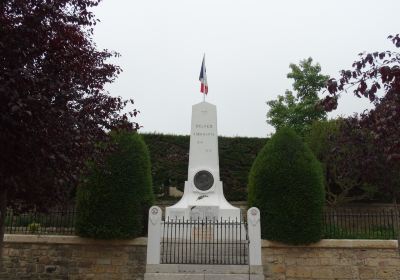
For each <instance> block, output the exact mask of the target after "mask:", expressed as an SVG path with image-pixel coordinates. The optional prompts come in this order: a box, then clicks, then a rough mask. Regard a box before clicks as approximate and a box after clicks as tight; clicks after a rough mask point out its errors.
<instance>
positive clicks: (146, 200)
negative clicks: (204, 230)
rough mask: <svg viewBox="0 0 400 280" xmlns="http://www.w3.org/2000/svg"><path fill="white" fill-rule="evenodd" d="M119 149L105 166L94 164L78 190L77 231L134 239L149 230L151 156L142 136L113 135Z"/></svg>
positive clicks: (135, 134) (151, 194)
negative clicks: (147, 228)
mask: <svg viewBox="0 0 400 280" xmlns="http://www.w3.org/2000/svg"><path fill="white" fill-rule="evenodd" d="M111 138H112V141H113V142H114V144H116V148H115V150H114V151H113V152H112V153H111V154H110V155H109V156H108V157H107V158H106V160H105V163H104V165H101V166H98V165H95V164H94V163H91V164H90V165H91V166H90V168H89V173H88V174H87V175H86V177H85V178H84V180H83V182H82V183H81V185H80V186H79V187H78V191H77V217H76V224H75V228H76V232H77V234H78V235H79V236H83V237H92V238H100V239H114V238H133V237H137V236H140V235H142V234H144V233H145V230H146V227H147V213H148V210H149V207H150V206H151V205H152V203H153V201H154V197H153V192H152V180H151V167H150V157H149V153H148V149H147V147H146V144H145V143H144V141H143V139H142V138H141V136H140V135H139V134H137V133H134V132H124V131H123V132H118V133H112V134H111Z"/></svg>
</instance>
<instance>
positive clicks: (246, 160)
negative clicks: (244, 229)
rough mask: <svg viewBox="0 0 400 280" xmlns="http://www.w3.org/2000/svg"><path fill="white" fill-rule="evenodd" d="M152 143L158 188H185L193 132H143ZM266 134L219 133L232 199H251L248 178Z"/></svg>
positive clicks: (223, 168) (223, 170) (226, 183)
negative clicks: (232, 134) (230, 134)
mask: <svg viewBox="0 0 400 280" xmlns="http://www.w3.org/2000/svg"><path fill="white" fill-rule="evenodd" d="M141 135H142V136H143V138H144V140H145V142H146V144H147V146H148V147H149V150H150V156H151V162H152V176H153V186H154V192H156V193H162V192H163V189H162V187H163V186H168V185H171V186H176V187H178V189H180V190H182V191H183V188H184V183H185V181H186V180H187V172H188V162H189V142H190V138H189V136H186V135H185V136H183V135H165V134H141ZM266 141H267V139H266V138H255V137H254V138H248V137H218V146H219V165H220V176H221V180H222V182H223V184H224V194H225V196H226V198H227V199H228V200H231V201H238V200H246V199H247V179H248V174H249V171H250V168H251V165H252V163H253V161H254V159H255V158H256V156H257V153H258V152H259V151H260V150H261V148H262V147H263V146H264V144H265V142H266Z"/></svg>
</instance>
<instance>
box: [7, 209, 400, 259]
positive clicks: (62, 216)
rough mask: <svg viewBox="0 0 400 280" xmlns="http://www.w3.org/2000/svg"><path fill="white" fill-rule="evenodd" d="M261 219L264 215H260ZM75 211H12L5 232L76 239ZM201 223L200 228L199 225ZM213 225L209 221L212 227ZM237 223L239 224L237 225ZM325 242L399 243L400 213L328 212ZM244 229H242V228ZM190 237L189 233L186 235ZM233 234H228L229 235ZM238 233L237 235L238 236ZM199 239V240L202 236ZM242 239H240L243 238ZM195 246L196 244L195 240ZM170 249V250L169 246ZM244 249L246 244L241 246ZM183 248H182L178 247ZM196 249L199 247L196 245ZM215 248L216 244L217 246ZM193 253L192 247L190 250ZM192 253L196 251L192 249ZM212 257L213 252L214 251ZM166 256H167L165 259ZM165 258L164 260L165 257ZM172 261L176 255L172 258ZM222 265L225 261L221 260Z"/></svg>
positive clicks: (387, 211)
mask: <svg viewBox="0 0 400 280" xmlns="http://www.w3.org/2000/svg"><path fill="white" fill-rule="evenodd" d="M261 215H262V213H261ZM75 217H76V212H75V211H58V212H54V211H51V212H48V213H38V212H27V213H18V212H14V211H12V210H9V211H8V212H7V215H6V220H5V232H6V233H8V234H42V235H46V234H58V235H74V234H75V229H74V224H75ZM198 222H200V224H198ZM210 222H211V221H207V224H209V223H210ZM235 222H236V221H235ZM243 222H244V221H240V222H238V223H243ZM168 223H173V221H172V220H170V221H168V220H167V221H166V224H165V225H164V227H166V228H165V230H166V229H168V230H169V233H168V238H170V239H169V241H168V242H170V243H169V245H170V244H171V235H170V234H171V233H170V231H171V229H174V230H175V229H176V230H178V231H179V226H181V230H182V223H183V221H180V222H178V224H177V227H173V224H168ZM184 223H188V226H189V230H190V228H194V226H195V225H196V227H197V228H199V227H200V228H201V227H202V226H203V229H204V230H205V228H206V224H205V223H204V222H203V225H202V224H201V221H197V220H196V221H186V220H185V221H184ZM218 223H219V226H220V227H221V226H226V227H234V224H235V223H232V221H231V222H230V223H229V222H227V223H226V224H224V222H222V223H221V221H218ZM323 224H324V228H323V238H328V239H398V238H399V236H400V227H399V225H400V215H399V212H397V211H395V210H394V209H392V208H386V209H385V208H382V209H371V208H369V209H363V208H328V209H326V210H325V211H324V215H323ZM240 228H241V227H240ZM238 230H239V232H238V235H239V236H240V235H243V234H244V232H243V231H241V232H240V229H239V227H238ZM186 233H187V234H188V233H189V232H186ZM226 233H227V234H228V233H230V232H229V231H227V232H226ZM235 233H236V232H235ZM201 234H203V235H204V234H205V232H203V230H201V229H200V231H199V233H198V234H197V235H193V233H192V238H193V239H194V238H196V244H197V242H200V243H201V242H209V241H210V242H215V243H216V242H218V245H219V246H221V244H220V243H219V239H215V238H214V237H216V236H217V232H215V233H214V232H213V234H214V236H213V238H214V239H212V240H214V241H211V240H207V239H206V240H202V241H200V237H201ZM199 235H200V236H199ZM220 235H221V231H220V230H218V236H220ZM166 238H167V234H165V235H164V239H163V240H162V241H161V242H164V245H166V242H167V239H166ZM240 239H241V238H240ZM179 241H180V240H179V239H177V240H176V243H177V244H178V243H179ZM192 241H193V242H194V240H192ZM169 245H168V246H169ZM242 245H243V244H242ZM179 246H181V244H180V245H179ZM196 246H197V247H198V246H200V245H196ZM215 246H216V244H215ZM188 249H190V247H188ZM192 249H193V248H192ZM172 253H173V251H172ZM211 253H212V251H211ZM166 256H167V255H166ZM166 256H165V257H166ZM172 257H173V255H172ZM220 261H222V260H220Z"/></svg>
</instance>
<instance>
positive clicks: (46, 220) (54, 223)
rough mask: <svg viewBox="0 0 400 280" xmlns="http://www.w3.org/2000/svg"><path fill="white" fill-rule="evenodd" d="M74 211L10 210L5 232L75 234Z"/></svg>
mask: <svg viewBox="0 0 400 280" xmlns="http://www.w3.org/2000/svg"><path fill="white" fill-rule="evenodd" d="M75 217H76V212H74V211H63V212H62V211H58V212H48V213H38V212H34V211H31V212H26V213H18V212H14V211H12V210H9V211H8V212H7V215H6V220H5V232H6V233H9V234H41V235H46V234H47V235H50V234H55V235H74V234H75V228H74V223H75Z"/></svg>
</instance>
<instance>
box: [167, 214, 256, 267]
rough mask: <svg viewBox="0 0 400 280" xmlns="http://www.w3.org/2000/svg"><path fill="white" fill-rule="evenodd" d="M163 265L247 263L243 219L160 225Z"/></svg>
mask: <svg viewBox="0 0 400 280" xmlns="http://www.w3.org/2000/svg"><path fill="white" fill-rule="evenodd" d="M161 227H162V228H161V243H160V247H161V248H160V249H161V250H160V253H161V263H162V264H230V265H238V264H242V265H245V264H248V262H249V237H248V234H247V223H246V222H245V221H244V220H240V221H238V220H237V219H236V220H222V219H221V220H216V219H212V220H207V219H205V220H200V219H197V220H185V219H167V220H166V221H164V222H162V224H161Z"/></svg>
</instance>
